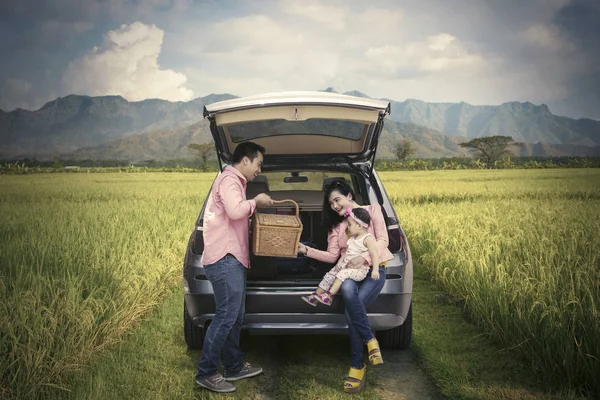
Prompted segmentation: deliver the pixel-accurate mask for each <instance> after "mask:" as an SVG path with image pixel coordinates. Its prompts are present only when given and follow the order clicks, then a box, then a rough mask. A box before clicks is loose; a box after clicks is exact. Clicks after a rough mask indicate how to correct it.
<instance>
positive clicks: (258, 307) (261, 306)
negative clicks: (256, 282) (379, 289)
mask: <svg viewBox="0 0 600 400" xmlns="http://www.w3.org/2000/svg"><path fill="white" fill-rule="evenodd" d="M309 293H310V291H290V292H287V293H285V292H279V293H276V294H273V293H270V294H267V295H265V293H264V292H253V291H247V292H246V313H245V315H244V323H243V329H245V330H248V331H250V333H260V334H285V333H289V334H311V333H314V334H324V333H331V334H340V333H347V329H348V325H347V323H346V315H345V313H344V300H343V299H342V297H341V296H340V295H337V296H335V300H334V303H333V305H332V306H324V305H318V306H317V307H312V306H310V305H308V304H306V303H305V302H304V301H303V300H302V299H301V298H300V296H302V295H306V294H309ZM410 300H411V295H410V294H403V295H397V294H396V295H386V294H383V293H382V294H380V295H379V296H378V297H377V299H376V300H375V302H373V304H371V305H370V306H369V308H368V310H367V315H368V318H369V325H370V326H371V328H372V329H373V330H386V329H391V328H394V327H397V326H400V325H402V324H403V323H404V319H405V317H406V315H407V313H408V307H409V306H410ZM185 302H186V305H187V309H188V312H189V314H190V317H191V318H192V320H193V321H194V324H195V325H197V326H202V327H204V326H206V323H207V322H208V321H210V320H211V319H212V318H213V316H214V310H215V303H214V297H213V295H212V294H196V295H193V294H186V295H185ZM404 305H406V312H405V313H403V309H404V308H405V307H404Z"/></svg>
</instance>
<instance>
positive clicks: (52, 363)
mask: <svg viewBox="0 0 600 400" xmlns="http://www.w3.org/2000/svg"><path fill="white" fill-rule="evenodd" d="M380 177H381V178H382V180H383V181H384V183H385V185H386V190H387V192H388V195H389V196H390V198H391V199H392V201H393V203H394V206H395V209H396V211H397V213H398V216H399V219H400V221H401V223H402V225H403V227H404V229H405V231H406V233H407V235H408V238H409V241H410V244H411V248H412V251H413V258H414V262H415V268H417V269H418V270H419V271H422V272H424V273H426V274H427V276H429V277H430V278H431V279H432V280H434V281H435V282H436V283H437V284H438V285H439V287H441V288H443V290H444V291H446V292H448V293H450V294H451V295H452V296H453V297H455V298H456V299H458V300H457V301H458V303H459V304H460V305H461V306H464V310H465V315H466V317H467V318H468V319H469V320H470V321H472V322H473V323H475V324H477V325H479V326H480V327H481V330H482V331H483V332H485V333H486V334H487V335H489V337H490V338H491V339H492V340H493V341H496V342H497V343H499V344H500V346H501V347H503V348H504V349H506V351H510V352H515V354H519V355H520V356H523V357H525V359H526V360H527V361H528V362H529V363H530V364H531V368H532V371H534V372H535V373H538V374H542V375H544V376H547V378H548V379H549V380H552V381H558V382H561V383H562V384H563V385H564V386H565V387H568V388H573V389H575V390H587V391H588V393H600V378H599V377H600V360H599V358H600V322H599V321H600V318H599V315H598V307H599V304H600V239H598V238H600V170H596V169H568V170H567V169H562V170H561V169H552V170H504V171H500V170H496V171H483V170H482V171H473V170H470V171H423V172H383V173H381V174H380ZM213 178H214V173H197V174H195V173H138V174H127V173H98V174H39V175H36V174H34V175H26V176H13V175H7V176H0V398H24V399H27V398H39V397H41V396H44V395H51V393H53V392H54V391H56V390H62V389H66V388H68V387H67V385H68V382H69V380H68V377H69V376H70V375H71V374H73V373H74V372H75V371H79V370H81V369H82V367H84V366H85V365H88V364H89V363H90V361H91V360H93V359H94V357H95V356H96V355H98V354H99V353H100V352H101V351H102V350H103V349H105V348H107V347H109V346H110V345H111V344H114V343H115V342H117V341H119V340H121V339H122V338H123V335H124V333H126V332H128V331H130V330H131V329H132V328H133V327H134V326H135V325H136V324H138V322H139V321H140V320H141V319H142V318H143V317H144V316H146V315H148V313H149V312H150V311H151V310H154V309H156V307H157V306H158V305H159V304H161V302H162V301H163V299H164V297H165V296H166V295H167V294H168V293H169V292H170V291H171V290H172V289H173V287H177V286H178V285H180V279H181V264H182V260H183V254H184V251H185V246H186V244H187V240H188V236H189V234H190V232H191V230H192V228H193V224H194V219H195V217H196V216H197V213H198V211H199V209H200V207H201V206H202V202H203V200H204V197H205V195H206V193H207V191H208V189H209V187H210V183H211V182H212V179H213Z"/></svg>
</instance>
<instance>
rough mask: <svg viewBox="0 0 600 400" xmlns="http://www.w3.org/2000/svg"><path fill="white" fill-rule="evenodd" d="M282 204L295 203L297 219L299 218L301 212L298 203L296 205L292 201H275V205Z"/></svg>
mask: <svg viewBox="0 0 600 400" xmlns="http://www.w3.org/2000/svg"><path fill="white" fill-rule="evenodd" d="M281 203H294V206H296V217H298V216H299V214H300V211H299V209H298V203H296V202H295V201H294V200H292V199H286V200H273V204H281Z"/></svg>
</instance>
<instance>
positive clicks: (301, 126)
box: [227, 118, 370, 143]
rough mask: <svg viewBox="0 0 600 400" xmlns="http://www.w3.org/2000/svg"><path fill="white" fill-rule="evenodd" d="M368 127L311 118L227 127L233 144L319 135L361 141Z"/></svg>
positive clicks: (355, 123)
mask: <svg viewBox="0 0 600 400" xmlns="http://www.w3.org/2000/svg"><path fill="white" fill-rule="evenodd" d="M369 127H370V124H366V123H364V122H355V121H342V120H335V119H326V118H312V119H308V120H305V121H288V120H284V119H276V120H268V121H251V122H243V123H239V124H231V125H227V129H228V130H229V135H230V136H231V140H232V141H233V142H234V143H239V142H243V141H246V140H252V139H257V138H261V137H269V136H278V135H320V136H333V137H340V138H344V139H350V140H355V141H357V140H360V139H362V137H363V136H364V135H365V133H367V132H368V130H369Z"/></svg>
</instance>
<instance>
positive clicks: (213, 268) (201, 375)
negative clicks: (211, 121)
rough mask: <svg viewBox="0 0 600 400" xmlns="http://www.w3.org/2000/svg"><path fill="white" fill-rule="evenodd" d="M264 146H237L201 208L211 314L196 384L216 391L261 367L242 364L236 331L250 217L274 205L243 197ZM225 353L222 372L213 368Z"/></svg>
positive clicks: (268, 200) (247, 263)
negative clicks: (213, 306) (212, 314)
mask: <svg viewBox="0 0 600 400" xmlns="http://www.w3.org/2000/svg"><path fill="white" fill-rule="evenodd" d="M264 153H265V149H264V147H262V146H259V145H257V144H256V143H252V142H244V143H241V144H239V145H238V146H237V147H236V148H235V151H234V153H233V164H232V165H230V166H227V167H226V168H225V169H224V170H223V172H222V173H221V174H220V175H219V176H217V178H216V179H215V181H214V183H213V186H212V190H211V194H210V198H209V199H208V202H207V204H206V209H205V211H204V253H203V254H202V265H204V269H205V271H206V277H207V278H208V280H209V281H210V283H211V284H212V286H213V290H214V296H215V306H216V311H215V316H214V318H213V319H212V321H211V323H210V325H209V327H208V330H207V331H206V336H205V338H204V346H203V348H202V357H201V358H200V361H199V362H198V374H197V375H196V384H197V385H199V386H201V387H203V388H206V389H209V390H212V391H214V392H220V393H226V392H233V391H234V390H235V386H234V385H233V384H232V383H230V381H236V380H239V379H243V378H249V377H251V376H256V375H258V374H260V373H261V372H262V368H259V367H253V366H251V365H250V364H249V363H243V362H242V356H243V353H242V350H241V348H240V331H241V327H242V321H243V319H244V306H245V296H246V269H247V268H249V267H250V251H249V245H248V218H249V217H250V216H251V215H252V213H253V212H254V210H255V209H256V207H262V206H268V205H272V204H273V201H272V200H271V198H270V197H269V196H268V195H267V194H265V193H261V194H259V195H258V196H256V197H255V198H254V199H251V200H246V184H247V182H248V181H249V180H252V179H254V178H255V177H256V176H257V175H258V174H259V173H260V171H261V167H262V163H263V155H264ZM221 354H223V375H221V374H219V373H218V372H217V369H218V367H219V366H220V365H221Z"/></svg>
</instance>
